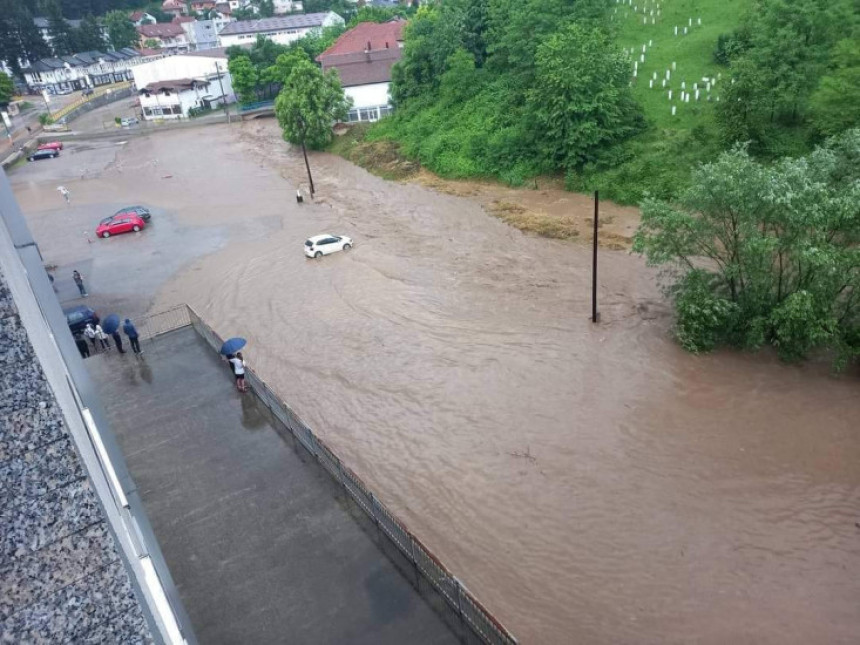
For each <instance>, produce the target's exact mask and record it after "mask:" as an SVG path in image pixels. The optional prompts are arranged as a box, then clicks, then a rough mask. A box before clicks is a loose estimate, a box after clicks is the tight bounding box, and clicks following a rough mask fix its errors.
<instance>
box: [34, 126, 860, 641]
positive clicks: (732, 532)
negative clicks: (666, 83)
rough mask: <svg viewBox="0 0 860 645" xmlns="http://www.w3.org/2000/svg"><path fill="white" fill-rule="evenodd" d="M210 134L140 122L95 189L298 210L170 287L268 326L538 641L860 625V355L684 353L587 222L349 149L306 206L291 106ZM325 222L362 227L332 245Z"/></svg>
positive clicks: (643, 274)
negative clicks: (359, 157)
mask: <svg viewBox="0 0 860 645" xmlns="http://www.w3.org/2000/svg"><path fill="white" fill-rule="evenodd" d="M201 132H202V131H201ZM206 132H207V135H206V138H205V141H206V144H205V155H201V154H200V150H201V148H200V146H201V145H202V144H201V143H200V142H201V138H197V139H195V138H193V136H197V137H201V135H190V134H188V133H183V134H177V135H172V134H171V135H162V136H160V137H152V138H150V139H146V140H144V141H141V142H132V143H130V144H128V145H127V146H125V147H124V148H123V149H122V150H121V151H119V152H118V153H117V158H116V162H115V164H113V165H111V166H109V167H108V168H107V169H105V170H104V171H103V172H101V173H99V174H94V175H93V176H91V177H89V178H87V179H86V180H85V181H81V182H79V185H76V186H74V187H73V193H74V194H76V195H78V196H82V197H81V198H83V199H86V198H87V196H88V195H89V196H90V198H92V199H95V195H96V194H97V192H98V190H105V191H116V192H117V193H119V194H122V195H123V196H124V197H125V196H127V195H130V194H132V192H133V188H134V187H137V189H138V190H143V191H147V193H146V194H147V195H148V196H147V199H148V201H149V202H151V203H153V204H163V206H164V207H165V208H173V209H175V210H176V212H177V213H179V217H180V218H181V221H182V222H184V223H185V224H186V225H187V226H188V227H189V230H188V234H189V235H193V233H194V226H198V225H202V224H203V223H205V222H207V221H210V220H213V219H214V220H215V221H216V222H219V223H223V222H230V221H233V222H239V221H241V220H242V219H250V218H254V217H261V216H266V217H270V218H272V220H271V221H272V222H273V225H272V226H271V231H270V232H269V234H268V235H266V236H264V237H256V238H248V239H238V238H237V239H232V241H230V242H229V243H228V244H227V245H226V246H225V247H224V248H223V249H222V250H220V251H217V252H215V253H212V254H210V255H208V256H206V257H204V258H203V259H200V260H197V261H196V262H195V263H194V264H193V266H190V267H188V268H187V269H185V270H183V271H181V273H180V274H179V275H177V276H176V277H175V278H174V279H173V280H172V281H170V282H169V283H168V284H167V285H166V286H164V287H163V288H162V289H161V291H160V293H159V294H158V299H157V304H156V306H155V308H156V309H160V308H163V307H166V306H168V305H171V304H174V303H178V302H188V303H190V304H191V305H193V306H194V307H195V308H197V309H198V310H199V311H200V312H201V313H202V314H203V315H204V317H205V318H206V319H207V320H208V321H210V322H211V323H212V324H213V326H214V327H215V328H216V329H217V330H219V331H220V332H221V333H222V334H225V335H242V336H245V337H247V338H248V339H249V345H248V352H247V358H248V360H249V362H250V363H251V364H252V365H253V366H254V368H256V369H257V370H258V371H259V373H260V374H261V375H262V376H263V377H264V378H265V379H266V380H268V381H269V382H270V383H271V384H272V385H273V386H274V387H275V388H276V389H277V390H278V391H279V392H280V393H281V394H282V395H283V397H284V398H285V399H286V400H287V401H289V402H290V403H291V405H293V406H294V407H295V409H296V410H297V412H298V413H299V414H300V415H301V416H302V417H303V418H305V420H306V421H307V422H308V423H309V424H310V425H311V426H312V427H313V428H314V429H315V430H316V431H318V432H319V433H320V434H321V435H322V436H323V437H324V438H325V439H326V441H327V442H329V443H330V444H331V445H332V446H333V448H334V449H335V450H336V451H337V452H338V453H339V454H340V455H341V456H342V457H343V458H344V460H345V461H346V462H347V463H349V464H350V465H351V466H352V467H353V468H354V469H355V470H356V471H357V472H358V473H359V474H360V475H361V476H362V477H364V478H365V479H366V480H367V481H368V482H369V484H370V485H371V486H372V487H373V488H374V489H375V490H376V491H377V492H378V493H379V496H380V497H381V498H382V500H383V501H384V502H385V503H387V504H389V505H390V506H391V507H392V509H393V510H394V511H395V512H396V513H397V514H398V515H399V516H400V517H402V518H403V519H404V520H405V521H406V523H407V524H408V525H409V526H410V527H411V528H412V529H413V530H414V531H415V532H416V533H417V534H418V535H419V536H421V538H422V539H423V540H424V541H425V542H426V543H427V544H428V545H429V546H430V547H431V548H432V549H433V550H434V551H435V552H436V553H437V554H438V555H439V556H440V557H441V558H442V560H443V561H444V562H445V563H447V564H448V566H449V567H450V568H451V569H452V570H453V571H454V572H456V573H457V575H458V576H460V577H461V579H462V580H463V582H464V583H465V584H466V585H467V586H468V587H469V588H470V589H471V590H472V591H473V592H474V593H475V594H476V595H477V596H478V598H480V599H481V600H482V601H483V602H484V603H485V604H486V605H487V606H488V607H489V608H490V609H491V610H492V611H493V612H494V613H495V614H496V615H497V616H498V617H499V618H500V619H501V621H502V622H503V623H504V624H505V625H507V626H508V627H509V628H510V629H511V630H512V631H513V632H514V633H515V634H516V635H517V636H518V637H519V638H520V640H521V642H523V643H637V644H638V643H690V642H696V643H706V644H711V643H713V644H718V643H719V644H722V643H756V644H760V643H774V644H780V645H784V644H786V643H798V644H800V643H804V644H806V643H857V642H858V638H860V575H858V572H860V528H858V527H857V526H855V522H858V521H860V378H858V373H857V371H856V369H855V370H853V371H850V372H849V373H847V374H844V375H842V376H841V377H839V378H835V377H833V376H831V375H830V373H829V366H828V365H827V364H826V363H824V362H812V363H807V364H804V365H801V366H786V365H783V364H781V363H779V362H778V361H777V360H775V359H774V358H773V357H772V356H770V355H768V354H760V355H747V354H740V353H733V352H720V353H716V354H713V355H708V356H700V357H697V356H692V355H689V354H686V353H684V352H683V351H681V350H680V349H679V348H678V347H677V346H676V345H675V343H674V342H673V341H672V340H671V337H670V333H669V332H670V326H671V315H670V313H671V312H670V308H669V306H668V304H667V303H666V302H665V300H664V299H663V297H662V296H661V293H660V290H659V288H658V286H657V280H656V275H655V273H654V272H653V271H651V270H649V269H647V268H646V267H645V265H644V263H643V261H642V260H641V259H640V258H638V257H635V256H630V255H628V254H627V253H625V252H619V251H604V252H603V253H602V254H601V273H600V300H601V305H600V309H601V314H602V321H601V323H600V324H599V325H596V326H595V325H592V324H591V323H590V322H589V320H588V314H589V311H590V300H589V297H590V293H589V288H590V269H589V267H590V253H589V250H588V248H587V246H585V245H583V244H582V243H577V242H573V243H569V242H558V241H552V240H546V239H539V238H535V237H529V236H526V235H523V234H522V233H520V232H519V231H517V230H515V229H512V228H510V227H509V226H507V225H505V224H504V223H502V222H500V221H498V220H496V219H494V218H492V217H490V216H488V215H487V214H486V213H485V212H483V210H482V209H481V206H480V204H479V203H478V202H477V201H475V200H473V199H470V198H463V197H457V196H454V195H450V194H439V193H438V192H434V191H432V190H428V189H427V188H425V187H422V186H419V185H415V184H397V183H390V182H385V181H383V180H381V179H378V178H376V177H373V176H371V175H369V174H367V173H366V172H364V171H363V170H361V169H359V168H357V167H355V166H352V165H350V164H348V163H346V162H344V161H343V160H341V159H339V158H335V157H332V156H329V155H324V154H314V155H312V159H311V163H312V165H313V168H314V173H315V176H314V179H315V182H316V184H317V190H318V199H317V203H316V204H305V205H303V206H301V207H300V206H298V205H296V204H295V203H294V198H293V196H292V191H293V190H294V188H295V185H296V183H297V182H303V181H304V168H303V166H302V164H301V158H300V155H296V154H294V153H293V152H291V151H290V150H288V149H287V147H286V146H285V144H283V142H281V141H280V139H279V138H278V134H277V130H276V126H275V124H274V123H272V122H256V123H250V124H245V125H243V126H241V127H238V128H237V127H235V126H234V129H233V130H230V131H228V130H226V129H224V128H207V129H206ZM149 159H153V160H155V159H157V160H158V164H157V165H156V164H155V163H154V161H153V162H152V163H150V162H149V161H147V160H149ZM122 168H125V169H126V172H125V173H124V174H123V175H122V176H120V175H119V174H118V172H119V171H118V169H122ZM130 168H134V173H133V176H134V177H133V180H132V179H131V178H130V177H129V172H128V169H130ZM206 169H211V174H210V175H207V176H206V177H205V179H204V178H203V177H201V176H200V174H201V172H204V171H205V170H206ZM165 175H171V176H172V177H173V182H174V183H169V182H167V181H166V180H163V179H162V177H164V176H165ZM97 189H98V190H97ZM482 190H484V189H482ZM25 192H26V191H25ZM204 193H205V198H204ZM137 194H138V195H140V193H139V192H138V193H137ZM480 197H481V199H485V198H486V195H485V194H483V193H482V195H481V196H480ZM557 197H558V199H561V198H562V197H561V196H557ZM500 198H504V199H509V198H510V196H509V195H507V194H506V193H505V194H503V195H501V196H500ZM140 199H142V198H140ZM524 199H526V200H527V199H528V196H527V193H526V197H525V198H524ZM541 199H544V200H548V202H553V200H555V202H557V201H558V200H557V199H555V198H551V196H550V197H548V196H547V195H543V196H542V197H541ZM582 207H583V208H586V207H590V206H589V203H588V202H587V200H586V201H585V202H583V206H582ZM321 232H332V233H343V234H347V235H350V236H351V237H353V238H354V239H355V240H356V246H355V248H354V249H353V250H352V251H350V252H348V253H339V254H335V255H332V256H328V257H325V258H323V259H321V260H318V261H312V260H306V259H305V258H304V257H303V254H302V242H303V241H304V239H305V238H306V237H307V236H309V235H312V234H316V233H321Z"/></svg>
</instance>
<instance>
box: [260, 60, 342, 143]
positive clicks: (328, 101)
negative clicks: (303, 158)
mask: <svg viewBox="0 0 860 645" xmlns="http://www.w3.org/2000/svg"><path fill="white" fill-rule="evenodd" d="M288 57H291V58H293V60H292V61H286V60H283V61H282V60H279V63H283V65H282V67H284V68H287V67H288V68H289V69H290V72H289V76H287V78H286V79H284V85H283V88H282V89H281V92H280V94H278V97H277V98H276V99H275V115H276V116H277V117H278V123H279V124H280V126H281V129H282V130H283V135H284V139H285V140H286V141H289V142H290V143H294V144H303V145H307V146H308V147H310V148H317V149H319V148H323V147H325V146H326V145H327V144H328V143H329V142H330V141H331V138H332V125H333V124H334V123H335V122H336V121H343V120H345V119H346V116H347V113H348V111H349V105H350V102H349V100H348V99H347V98H346V97H345V96H344V93H343V88H341V85H340V80H339V79H338V77H337V74H336V73H335V72H334V71H332V70H329V71H328V72H326V73H325V74H323V72H322V70H320V68H319V67H317V66H316V65H315V64H313V63H312V62H311V61H310V59H308V58H307V56H306V55H305V54H304V53H303V52H300V51H296V52H293V53H291V54H287V55H285V56H284V57H283V58H288Z"/></svg>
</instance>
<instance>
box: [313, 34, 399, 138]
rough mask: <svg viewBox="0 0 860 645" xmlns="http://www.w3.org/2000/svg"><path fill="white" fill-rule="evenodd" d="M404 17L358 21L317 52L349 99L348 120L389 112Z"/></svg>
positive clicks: (379, 116) (362, 119)
mask: <svg viewBox="0 0 860 645" xmlns="http://www.w3.org/2000/svg"><path fill="white" fill-rule="evenodd" d="M405 25H406V21H405V20H392V21H389V22H385V23H381V24H378V23H375V22H362V23H359V24H358V25H356V26H355V27H353V28H352V29H350V30H349V31H347V32H345V33H343V34H342V35H341V36H340V38H338V39H337V40H336V41H335V43H334V44H333V45H332V46H331V47H329V48H328V49H326V50H325V51H324V52H323V53H322V54H320V55H319V56H317V62H318V63H320V65H321V66H322V69H323V71H328V70H330V69H333V70H335V71H336V72H337V74H338V76H339V77H340V83H341V85H342V86H343V90H344V94H346V96H348V97H349V98H351V99H352V108H351V109H350V111H349V117H348V120H349V121H378V120H379V119H380V118H382V117H384V116H387V115H388V114H390V113H391V109H392V108H391V97H390V95H389V87H390V86H391V68H392V67H393V66H394V64H395V63H396V62H397V61H398V60H400V58H401V56H402V54H403V52H402V47H403V27H404V26H405Z"/></svg>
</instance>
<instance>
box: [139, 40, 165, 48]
mask: <svg viewBox="0 0 860 645" xmlns="http://www.w3.org/2000/svg"><path fill="white" fill-rule="evenodd" d="M143 46H144V47H146V48H148V49H158V48H159V47H161V41H159V40H158V39H156V38H147V39H146V40H144V41H143Z"/></svg>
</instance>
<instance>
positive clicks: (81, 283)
mask: <svg viewBox="0 0 860 645" xmlns="http://www.w3.org/2000/svg"><path fill="white" fill-rule="evenodd" d="M72 279H73V280H74V281H75V284H76V285H78V291H80V292H81V295H82V296H84V297H85V298H86V297H87V296H88V295H90V294H88V293H87V290H86V289H85V288H84V277H83V276H82V275H81V274H80V273H79V272H78V270H77V269H75V270H74V271H72Z"/></svg>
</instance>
